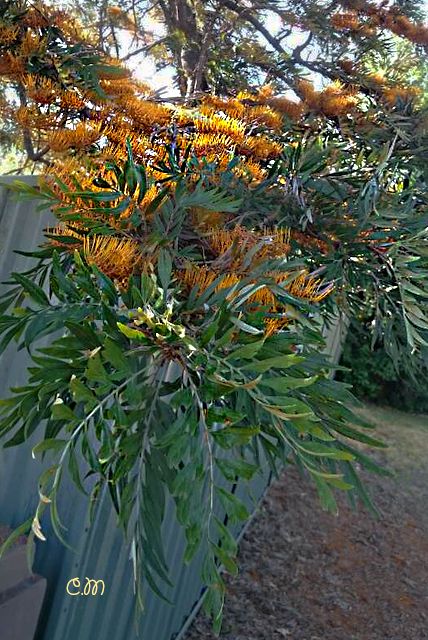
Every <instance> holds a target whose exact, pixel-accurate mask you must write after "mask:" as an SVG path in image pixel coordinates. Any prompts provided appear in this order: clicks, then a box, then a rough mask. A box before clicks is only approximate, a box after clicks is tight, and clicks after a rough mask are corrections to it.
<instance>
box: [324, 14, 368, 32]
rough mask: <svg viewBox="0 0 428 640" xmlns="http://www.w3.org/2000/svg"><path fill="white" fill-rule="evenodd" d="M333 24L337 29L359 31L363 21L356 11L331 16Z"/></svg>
mask: <svg viewBox="0 0 428 640" xmlns="http://www.w3.org/2000/svg"><path fill="white" fill-rule="evenodd" d="M331 24H332V25H333V27H334V28H335V29H343V30H349V31H357V30H358V29H359V28H360V27H361V22H360V20H359V18H358V15H357V14H356V13H353V12H352V13H335V14H334V16H332V18H331Z"/></svg>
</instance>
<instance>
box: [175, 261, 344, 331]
mask: <svg viewBox="0 0 428 640" xmlns="http://www.w3.org/2000/svg"><path fill="white" fill-rule="evenodd" d="M176 275H177V277H178V279H179V280H181V282H183V284H184V285H185V286H186V287H187V288H188V289H190V290H191V289H193V288H194V287H197V288H198V290H199V292H200V293H202V292H204V291H206V290H207V289H208V288H209V287H211V286H212V285H213V284H214V283H215V282H216V280H217V281H218V283H217V285H216V286H215V288H214V289H215V291H216V292H219V291H221V290H223V289H231V291H230V292H229V293H228V294H227V296H226V299H228V300H233V299H234V298H236V297H237V296H238V295H239V289H238V290H237V289H236V288H235V287H236V285H239V283H240V282H241V281H242V280H243V277H242V276H239V275H238V274H236V273H234V272H230V273H226V274H218V273H217V272H216V271H214V270H212V269H210V268H209V267H206V266H198V265H196V264H192V263H189V264H188V265H187V266H186V268H185V269H184V270H182V271H179V272H177V274H176ZM220 276H221V277H220ZM267 276H269V277H270V278H271V279H272V281H273V283H274V284H275V285H277V286H278V287H280V288H282V289H283V290H284V292H286V293H288V294H290V295H291V296H293V297H294V298H299V299H301V300H304V301H307V302H311V303H317V302H321V301H322V300H323V299H324V298H325V297H326V296H328V295H329V294H330V293H331V292H332V290H333V286H332V285H327V286H325V285H323V282H322V280H320V279H319V278H315V277H313V276H311V275H310V274H309V273H308V272H307V271H304V272H301V273H300V274H299V275H298V276H297V277H295V278H291V282H290V274H287V273H270V274H267ZM248 305H249V307H250V309H253V310H254V311H263V312H264V313H265V314H266V315H265V317H264V319H263V323H264V326H265V335H266V336H270V335H273V334H274V333H277V332H278V331H280V330H281V329H283V328H284V327H285V326H286V325H287V324H289V322H290V321H291V319H292V315H293V314H292V313H291V315H290V309H289V308H288V307H287V306H286V305H285V304H284V303H282V302H281V301H280V300H279V298H278V296H277V295H276V294H274V293H273V292H272V290H271V289H270V287H269V285H265V286H263V287H261V288H259V289H258V290H257V291H256V292H255V293H254V294H252V295H251V296H250V297H249V298H248Z"/></svg>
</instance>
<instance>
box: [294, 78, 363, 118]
mask: <svg viewBox="0 0 428 640" xmlns="http://www.w3.org/2000/svg"><path fill="white" fill-rule="evenodd" d="M298 88H299V91H300V93H301V95H302V97H303V99H304V100H305V102H306V103H307V104H308V106H309V107H310V109H312V110H313V111H317V112H320V113H323V114H325V115H327V116H330V117H334V116H341V115H344V114H346V113H349V112H350V111H352V110H353V109H354V108H355V106H356V105H357V102H358V98H357V92H356V90H355V89H352V88H348V87H346V88H345V87H343V86H342V85H341V83H340V82H333V83H332V84H331V85H329V86H328V87H326V88H325V89H324V90H323V91H316V90H315V89H314V86H313V84H312V83H311V82H309V81H308V80H301V81H300V82H299V85H298Z"/></svg>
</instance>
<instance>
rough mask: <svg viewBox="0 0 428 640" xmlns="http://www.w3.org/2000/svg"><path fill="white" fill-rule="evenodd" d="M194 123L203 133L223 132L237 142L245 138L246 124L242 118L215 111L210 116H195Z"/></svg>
mask: <svg viewBox="0 0 428 640" xmlns="http://www.w3.org/2000/svg"><path fill="white" fill-rule="evenodd" d="M194 125H195V127H196V130H197V131H200V132H201V133H211V132H212V133H220V134H221V133H223V134H226V135H227V136H229V137H230V138H232V140H234V141H235V142H238V143H241V142H243V141H244V138H245V129H246V125H245V123H244V122H242V121H241V120H237V119H235V118H231V117H229V116H224V117H223V116H221V115H219V114H216V113H213V114H212V115H209V116H200V117H198V116H197V117H196V118H194Z"/></svg>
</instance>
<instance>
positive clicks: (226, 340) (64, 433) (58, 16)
mask: <svg viewBox="0 0 428 640" xmlns="http://www.w3.org/2000/svg"><path fill="white" fill-rule="evenodd" d="M232 4H233V3H232ZM342 4H343V3H342ZM374 6H375V5H374V4H369V3H360V4H359V8H358V12H357V13H355V12H348V13H343V12H342V13H338V12H335V13H334V15H333V16H332V20H333V19H334V22H335V25H336V27H337V29H338V33H340V34H341V33H342V31H343V30H345V31H346V33H347V34H349V33H354V31H358V32H359V30H361V29H363V28H364V29H368V28H370V29H374V28H376V29H390V30H392V31H393V32H394V33H396V32H398V29H400V30H401V35H403V36H405V37H406V38H408V40H410V41H411V42H412V43H416V45H417V46H419V45H420V44H424V42H425V41H424V42H422V40H423V38H424V37H426V30H424V29H425V28H424V27H421V26H420V25H416V24H413V23H410V22H409V19H408V18H407V17H406V18H404V17H402V18H400V14H399V13H397V11H396V10H395V9H394V8H390V9H386V8H385V6H383V7H382V8H381V9H380V10H379V11H378V12H376V13H375V12H374V11H373V7H374ZM360 14H361V15H360ZM363 14H364V15H363ZM362 15H363V17H364V16H365V18H364V20H363V22H364V24H363V26H361V25H360V23H359V22H358V23H357V20H362V19H363V18H362V17H361V16H362ZM379 16H381V17H382V16H383V17H382V20H381V19H380V18H379ZM0 20H1V21H0V33H1V43H2V44H1V45H0V75H1V78H2V82H3V86H4V87H6V88H7V91H5V92H4V96H5V98H4V100H3V103H2V107H1V108H2V115H3V118H4V119H6V118H8V119H10V120H12V121H13V122H14V123H15V126H17V127H18V128H19V130H20V132H21V135H22V140H23V146H24V148H25V150H26V152H27V156H28V158H29V160H30V161H31V162H38V163H39V166H41V168H42V173H41V177H40V180H39V186H38V187H37V188H34V187H29V186H28V185H26V184H24V183H19V182H17V183H16V185H15V187H14V188H15V189H16V190H18V191H19V192H20V194H21V197H25V196H26V197H29V198H32V199H37V200H39V201H40V205H41V207H45V208H50V209H51V210H52V211H53V213H54V215H55V216H56V219H57V224H56V225H55V226H53V227H51V228H49V229H46V232H45V235H46V238H45V241H44V243H43V244H42V246H40V248H39V249H38V250H37V251H34V252H32V256H33V258H34V266H33V267H32V268H31V269H29V270H28V271H26V272H25V273H13V274H11V277H10V282H9V283H8V286H7V287H5V290H4V293H3V295H2V298H1V313H2V317H1V325H0V328H1V348H2V349H4V348H6V347H7V346H8V345H9V343H10V342H11V341H12V340H16V341H17V343H18V345H20V346H22V347H24V348H26V349H28V351H29V352H30V354H31V358H32V365H31V367H30V368H29V369H28V381H27V384H25V385H24V386H22V387H19V388H15V389H13V390H12V395H11V397H10V398H7V399H5V400H3V401H2V404H1V412H2V414H1V415H2V417H1V422H0V435H1V437H2V439H3V441H4V442H5V446H6V447H8V446H19V445H21V444H22V443H24V442H25V441H26V440H27V439H28V438H29V437H30V436H33V434H34V432H37V433H39V434H40V442H39V444H37V445H36V446H35V447H34V449H33V453H34V455H44V456H46V460H48V461H50V462H49V465H48V466H47V467H46V470H45V471H44V473H43V474H42V476H41V477H40V481H39V495H40V501H39V505H38V507H37V510H36V513H35V514H34V515H32V517H31V518H30V519H29V520H28V521H27V522H25V523H24V524H23V525H22V527H20V528H19V530H17V532H16V533H22V532H30V536H29V540H30V544H31V543H32V541H33V539H34V536H36V537H37V538H39V539H40V540H44V533H43V526H42V524H41V516H42V514H43V513H44V512H45V511H46V510H48V511H49V512H50V516H51V520H52V524H53V527H54V529H55V531H56V533H57V534H58V536H60V537H61V538H62V532H61V524H60V520H59V514H58V508H57V497H58V494H59V492H60V489H61V483H62V479H63V477H64V474H70V475H71V477H72V478H73V480H74V482H75V483H76V485H77V486H78V487H79V489H81V490H82V491H83V492H85V493H89V494H90V498H91V502H92V504H95V505H96V498H97V496H99V494H100V492H101V491H102V489H103V488H104V487H106V488H107V490H108V492H109V493H110V496H111V500H112V504H113V506H114V508H115V509H116V511H117V514H118V522H119V524H120V526H122V527H123V529H124V532H125V534H126V537H127V539H128V540H129V541H130V546H131V555H132V558H133V561H134V569H135V582H136V588H137V594H138V599H139V600H141V585H142V581H143V580H146V581H147V582H148V583H149V585H150V586H151V588H153V589H154V590H155V591H156V592H161V591H162V586H161V583H162V582H168V580H169V577H168V567H167V566H166V562H165V557H164V550H163V545H162V535H161V526H162V522H163V518H164V506H165V501H166V499H167V497H168V496H171V497H172V499H173V500H174V501H175V504H176V514H177V520H178V522H179V523H180V525H182V527H183V529H184V532H185V536H186V540H187V549H186V552H185V557H184V560H185V561H190V560H191V558H192V557H193V555H194V554H195V552H196V551H197V550H198V549H199V548H200V546H201V545H202V547H203V549H204V551H205V563H204V569H203V580H204V583H205V585H206V586H207V597H206V599H205V606H206V609H207V611H208V612H209V613H210V614H211V615H212V616H213V618H214V623H215V626H216V628H219V626H220V623H221V612H222V606H223V598H224V583H223V579H222V576H221V573H220V569H219V567H220V565H222V566H223V567H224V568H225V569H226V570H227V571H230V572H232V573H234V572H235V571H236V558H235V556H236V543H235V541H234V539H233V536H232V535H231V533H230V530H229V526H228V525H229V524H230V523H232V524H233V523H234V522H236V521H237V520H245V519H246V518H247V517H248V513H247V510H246V508H245V506H244V504H243V503H242V502H240V500H239V499H238V498H237V496H236V495H235V494H234V493H232V492H230V491H228V490H227V489H226V488H225V486H226V485H225V484H224V483H222V482H221V481H220V480H219V478H220V477H221V476H223V477H224V478H225V479H226V481H232V482H235V481H236V480H237V478H240V479H241V480H243V481H245V480H250V479H251V478H252V477H253V476H254V474H257V473H260V471H261V469H262V468H263V466H264V465H265V464H269V465H270V466H271V468H272V470H273V471H274V472H277V470H278V469H280V468H282V467H283V465H284V464H295V465H297V466H298V467H299V468H300V469H301V470H302V472H303V473H304V474H305V475H308V476H310V477H312V479H313V480H314V482H315V484H316V486H317V489H318V491H319V494H320V498H321V502H322V504H323V506H324V507H325V508H327V509H330V510H332V511H336V503H335V498H334V491H335V490H336V489H342V490H345V491H347V492H348V495H349V497H350V500H351V502H353V503H354V502H355V501H356V500H357V499H361V500H362V501H363V503H364V504H365V505H366V506H367V507H368V508H372V506H371V502H370V499H369V497H368V496H367V494H366V491H365V490H364V487H363V486H362V484H361V481H360V479H359V477H358V473H357V468H358V466H362V467H364V468H367V469H370V470H376V469H378V467H377V466H376V464H375V463H374V462H373V460H372V459H371V458H369V457H368V456H367V455H366V454H365V453H363V452H362V450H361V447H359V446H355V444H354V441H356V442H358V443H365V444H368V445H372V446H381V443H379V442H378V441H377V440H376V439H374V438H373V437H372V436H371V435H369V433H368V432H367V429H370V425H369V424H367V423H366V422H365V421H363V420H362V419H361V418H359V417H358V416H357V415H356V414H355V413H354V412H353V410H352V405H353V404H354V402H355V401H354V399H353V397H352V395H351V393H350V391H349V388H348V387H347V385H344V384H342V383H339V382H335V381H334V380H332V379H331V376H330V373H331V369H332V365H331V363H330V362H329V358H328V356H326V355H324V354H323V348H324V341H323V337H322V335H323V334H322V330H323V327H324V326H325V325H326V324H328V323H329V321H330V320H331V318H332V317H333V316H334V315H335V314H337V313H342V314H345V315H350V314H353V315H355V314H356V313H358V310H359V309H360V308H361V307H362V306H363V305H364V304H365V301H366V298H367V297H370V298H371V299H372V300H373V304H374V305H375V309H376V322H375V325H374V330H375V332H376V334H377V335H378V336H381V337H382V339H384V341H385V345H386V346H387V348H388V349H389V352H390V353H391V354H392V355H393V356H394V357H395V358H396V359H399V358H400V357H404V358H408V357H409V355H411V354H412V353H414V352H416V350H417V349H418V348H419V347H420V346H421V345H424V344H426V340H427V333H428V322H427V319H426V300H427V298H428V287H427V284H426V269H427V264H426V263H427V257H428V251H427V235H426V233H427V232H426V229H427V215H426V189H425V186H426V167H425V166H424V159H425V158H426V114H425V112H424V108H423V96H422V95H421V93H420V90H419V89H418V88H417V87H415V86H413V85H408V84H405V83H404V82H403V79H402V78H400V73H399V69H397V71H396V74H395V75H394V76H391V77H388V74H387V75H382V74H380V73H379V72H376V71H375V70H374V68H373V65H374V64H375V63H376V56H378V55H380V54H379V53H378V52H377V53H376V55H374V56H370V55H368V54H367V56H366V58H364V57H363V56H362V55H361V56H360V55H358V56H357V55H356V54H355V55H354V59H351V58H349V59H348V60H342V61H341V65H340V66H341V67H342V68H343V69H345V68H346V74H347V75H346V78H342V82H341V83H339V82H338V81H337V80H335V81H334V82H332V83H331V84H329V85H327V86H326V87H324V88H323V89H316V88H315V87H314V85H313V84H312V83H311V82H310V80H309V79H307V78H306V79H305V78H303V77H301V75H299V73H297V74H296V75H295V76H293V86H294V88H295V91H296V94H295V97H294V98H293V97H288V96H284V95H277V94H276V93H275V91H274V89H273V88H272V87H269V86H259V87H255V88H253V89H251V88H248V89H247V90H245V91H241V92H236V93H235V94H234V95H214V94H199V95H198V96H197V97H195V96H192V97H191V98H189V100H180V101H179V102H178V103H177V104H173V103H172V102H171V101H167V102H164V101H162V99H161V98H159V96H158V94H156V93H154V92H153V91H151V90H150V88H149V87H147V86H145V85H143V84H141V83H139V82H138V81H137V80H135V79H134V78H133V76H132V75H131V74H130V73H129V72H128V71H127V70H126V68H125V67H123V66H122V64H121V63H119V62H117V61H115V60H114V59H112V58H110V57H109V56H108V55H107V54H105V53H102V52H100V51H97V50H96V49H94V48H93V47H92V46H91V45H90V37H89V35H85V34H84V31H83V30H82V29H80V28H79V26H78V25H77V24H76V22H75V21H74V19H73V18H72V17H71V16H70V15H69V14H67V13H64V12H61V11H58V10H56V9H53V8H50V7H47V6H46V5H43V6H39V5H29V4H28V5H27V3H17V2H6V3H2V5H1V13H0ZM406 21H407V22H406ZM368 22H370V24H369V26H368V25H367V24H366V23H368ZM409 24H410V25H411V27H410V26H409ZM370 25H371V26H370ZM397 25H399V26H397ZM406 25H407V26H406ZM369 35H370V34H369ZM363 36H364V34H363V33H362V32H361V33H359V35H358V36H357V35H356V36H355V38H360V37H361V38H363ZM406 46H407V45H406ZM409 46H410V45H409ZM413 55H416V54H413ZM357 58H358V59H357ZM311 64H312V63H311ZM415 64H416V63H415ZM351 79H352V80H351ZM41 338H44V339H45V341H46V338H49V345H48V346H40V343H39V342H38V341H39V340H40V339H41ZM414 357H416V355H415V356H414ZM356 463H358V464H356ZM378 470H379V469H378ZM225 516H227V517H226V518H225ZM16 533H15V535H16ZM12 540H13V537H12V538H11V539H10V540H9V541H8V542H7V543H6V545H5V547H7V545H8V544H10V542H11V541H12Z"/></svg>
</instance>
